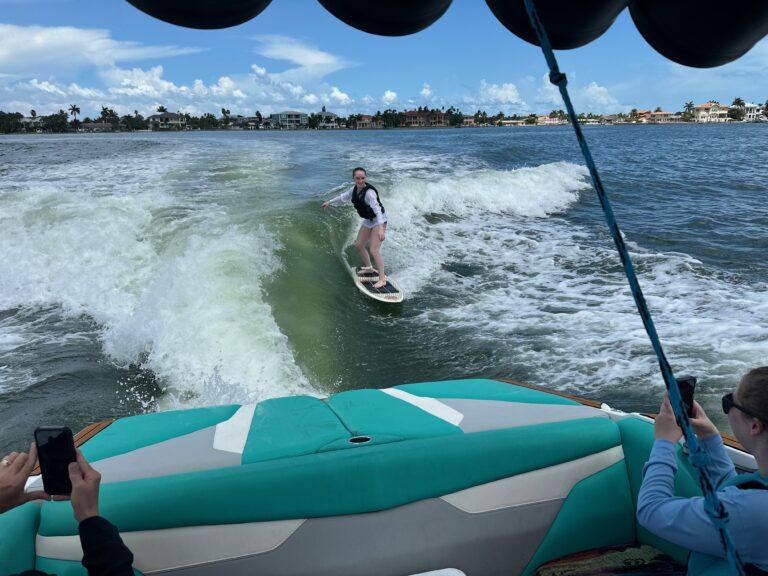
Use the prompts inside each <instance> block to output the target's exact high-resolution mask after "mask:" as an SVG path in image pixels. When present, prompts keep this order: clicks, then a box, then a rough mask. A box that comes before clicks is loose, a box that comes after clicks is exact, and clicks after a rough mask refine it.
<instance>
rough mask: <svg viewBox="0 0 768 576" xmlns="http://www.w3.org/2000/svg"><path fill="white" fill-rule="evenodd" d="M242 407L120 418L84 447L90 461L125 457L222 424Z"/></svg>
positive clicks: (220, 407)
mask: <svg viewBox="0 0 768 576" xmlns="http://www.w3.org/2000/svg"><path fill="white" fill-rule="evenodd" d="M238 408H240V407H239V406H237V405H235V404H232V405H229V406H213V407H210V408H193V409H190V410H171V411H168V412H155V413H153V414H142V415H140V416H130V417H128V418H121V419H120V420H117V421H115V422H113V423H112V424H110V425H109V426H107V428H105V429H104V430H102V431H101V432H99V433H98V434H97V435H96V436H94V437H93V438H91V439H90V440H88V441H87V442H86V443H85V444H83V446H82V451H83V455H84V456H85V457H86V459H87V460H88V461H89V462H94V461H96V460H101V459H102V458H109V457H110V456H116V455H118V454H125V453H126V452H130V451H131V450H136V449H137V448H143V447H144V446H149V445H150V444H157V443H158V442H163V441H165V440H169V439H171V438H175V437H177V436H182V435H184V434H189V433H190V432H195V431H197V430H202V429H203V428H207V427H209V426H214V425H215V424H218V423H219V422H223V421H224V420H227V419H228V418H230V417H232V415H233V414H234V413H235V412H237V409H238Z"/></svg>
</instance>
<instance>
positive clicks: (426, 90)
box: [419, 82, 432, 98]
mask: <svg viewBox="0 0 768 576" xmlns="http://www.w3.org/2000/svg"><path fill="white" fill-rule="evenodd" d="M419 94H421V95H422V96H423V97H424V98H429V97H430V96H432V87H431V86H430V85H429V84H427V83H426V82H424V86H423V87H422V89H421V92H419Z"/></svg>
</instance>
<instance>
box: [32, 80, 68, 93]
mask: <svg viewBox="0 0 768 576" xmlns="http://www.w3.org/2000/svg"><path fill="white" fill-rule="evenodd" d="M29 84H30V86H33V87H34V88H37V89H38V90H42V91H43V92H47V93H48V94H57V95H59V96H65V95H66V94H65V93H64V91H63V90H62V89H61V88H59V87H58V86H55V85H54V84H51V83H50V82H46V81H43V82H40V81H38V80H37V78H33V79H32V80H30V82H29Z"/></svg>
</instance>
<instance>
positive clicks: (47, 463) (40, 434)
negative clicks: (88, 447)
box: [35, 426, 77, 495]
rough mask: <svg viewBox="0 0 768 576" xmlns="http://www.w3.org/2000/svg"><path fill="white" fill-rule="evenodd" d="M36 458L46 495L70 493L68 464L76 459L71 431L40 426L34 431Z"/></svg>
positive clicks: (63, 428) (70, 483)
mask: <svg viewBox="0 0 768 576" xmlns="http://www.w3.org/2000/svg"><path fill="white" fill-rule="evenodd" d="M35 443H36V444H37V457H38V459H39V460H40V470H41V472H42V474H43V488H44V489H45V491H46V492H47V493H48V494H51V495H54V494H70V493H72V482H71V481H70V479H69V463H70V462H74V461H75V460H76V459H77V456H76V454H75V442H74V439H73V438H72V430H70V429H69V428H67V427H66V426H40V427H39V428H37V429H36V430H35Z"/></svg>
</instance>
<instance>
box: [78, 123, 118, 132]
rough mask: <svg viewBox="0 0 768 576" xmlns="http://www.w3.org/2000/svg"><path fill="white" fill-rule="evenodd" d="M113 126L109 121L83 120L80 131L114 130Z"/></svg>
mask: <svg viewBox="0 0 768 576" xmlns="http://www.w3.org/2000/svg"><path fill="white" fill-rule="evenodd" d="M112 130H113V127H112V124H110V123H109V122H83V123H82V124H81V125H80V132H112Z"/></svg>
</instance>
